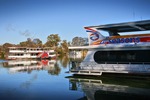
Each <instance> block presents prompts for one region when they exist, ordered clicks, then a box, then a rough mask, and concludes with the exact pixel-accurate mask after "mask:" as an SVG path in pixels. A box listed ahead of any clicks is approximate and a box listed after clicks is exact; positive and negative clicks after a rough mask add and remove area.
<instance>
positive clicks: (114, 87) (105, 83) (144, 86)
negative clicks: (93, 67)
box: [68, 76, 150, 100]
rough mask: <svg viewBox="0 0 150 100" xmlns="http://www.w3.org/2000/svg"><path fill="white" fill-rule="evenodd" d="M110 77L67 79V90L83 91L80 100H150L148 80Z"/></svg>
mask: <svg viewBox="0 0 150 100" xmlns="http://www.w3.org/2000/svg"><path fill="white" fill-rule="evenodd" d="M111 77H112V76H108V77H105V76H101V77H97V78H90V79H89V77H84V78H83V77H76V76H72V77H68V78H69V82H70V85H69V89H70V90H72V91H83V92H84V93H85V96H83V98H80V100H150V86H149V84H150V81H149V79H148V80H147V79H142V80H140V79H129V78H128V79H124V78H123V77H122V78H115V77H114V78H111Z"/></svg>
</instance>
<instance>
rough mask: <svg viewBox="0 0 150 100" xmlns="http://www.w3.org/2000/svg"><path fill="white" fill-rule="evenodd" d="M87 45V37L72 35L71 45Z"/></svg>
mask: <svg viewBox="0 0 150 100" xmlns="http://www.w3.org/2000/svg"><path fill="white" fill-rule="evenodd" d="M83 45H87V38H82V37H74V38H73V39H72V46H83Z"/></svg>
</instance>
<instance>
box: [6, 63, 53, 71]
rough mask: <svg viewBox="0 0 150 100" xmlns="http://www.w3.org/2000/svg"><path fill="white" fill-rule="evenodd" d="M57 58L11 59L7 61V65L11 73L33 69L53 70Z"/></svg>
mask: <svg viewBox="0 0 150 100" xmlns="http://www.w3.org/2000/svg"><path fill="white" fill-rule="evenodd" d="M55 64H56V60H41V61H36V60H30V61H29V60H10V61H8V62H5V65H6V66H5V67H8V68H9V72H10V73H16V72H20V71H32V70H40V69H44V70H51V69H53V67H55Z"/></svg>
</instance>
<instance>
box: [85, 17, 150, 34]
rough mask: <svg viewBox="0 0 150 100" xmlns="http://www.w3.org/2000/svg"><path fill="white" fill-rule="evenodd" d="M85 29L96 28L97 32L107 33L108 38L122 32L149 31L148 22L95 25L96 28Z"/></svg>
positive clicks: (149, 24)
mask: <svg viewBox="0 0 150 100" xmlns="http://www.w3.org/2000/svg"><path fill="white" fill-rule="evenodd" d="M86 27H89V28H96V29H97V30H103V31H107V32H108V33H109V35H110V36H115V35H119V33H123V32H136V31H149V30H150V20H142V21H135V22H125V23H116V24H106V25H97V26H86Z"/></svg>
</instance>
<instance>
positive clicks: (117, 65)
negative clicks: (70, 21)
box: [69, 20, 150, 75]
mask: <svg viewBox="0 0 150 100" xmlns="http://www.w3.org/2000/svg"><path fill="white" fill-rule="evenodd" d="M85 29H86V32H87V34H88V39H89V46H83V47H69V49H74V50H75V49H88V53H87V55H86V57H85V58H84V60H83V62H81V64H80V66H77V68H75V69H71V70H70V72H72V73H74V74H82V75H101V74H102V73H125V74H144V75H145V74H150V20H143V21H136V22H125V23H117V24H107V25H98V26H87V27H85ZM98 30H100V31H102V32H104V31H105V33H106V32H107V33H108V34H109V36H104V35H103V34H102V33H100V32H99V31H98ZM139 32H140V34H139ZM125 33H126V34H127V33H128V34H131V33H132V35H124V34H125Z"/></svg>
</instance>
